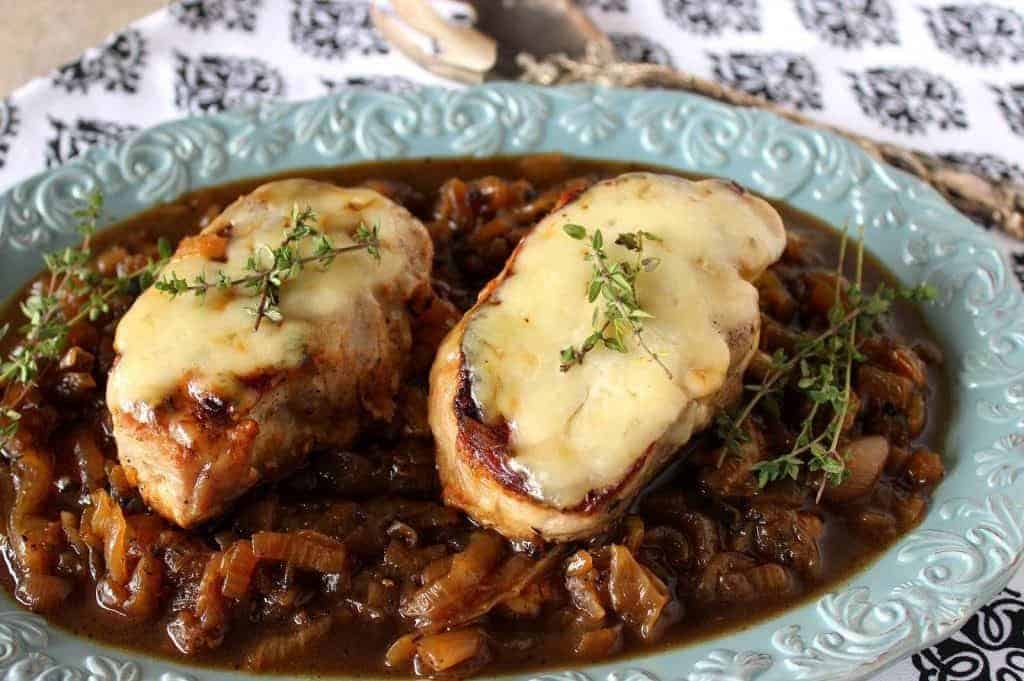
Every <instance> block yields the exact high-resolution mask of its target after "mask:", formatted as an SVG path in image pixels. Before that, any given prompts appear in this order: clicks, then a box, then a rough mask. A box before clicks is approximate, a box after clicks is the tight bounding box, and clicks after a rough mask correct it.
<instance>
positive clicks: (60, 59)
mask: <svg viewBox="0 0 1024 681" xmlns="http://www.w3.org/2000/svg"><path fill="white" fill-rule="evenodd" d="M165 5H167V0H31V1H30V2H25V1H24V0H15V1H11V2H5V3H4V13H5V14H6V15H7V16H6V20H5V21H2V22H0V45H3V46H4V47H3V62H2V66H0V94H6V93H8V92H10V91H11V90H13V89H15V88H16V87H18V86H20V85H23V84H24V83H26V82H28V81H29V80H31V79H32V78H35V77H37V76H41V75H44V74H45V73H47V72H49V71H50V70H51V69H53V68H55V67H57V66H59V65H61V64H63V63H65V62H67V61H70V60H71V59H74V58H75V57H77V56H78V55H79V54H81V53H82V52H83V51H85V50H86V49H87V48H89V47H93V46H94V45H99V44H100V43H102V42H103V40H104V38H106V37H107V36H108V35H109V34H110V33H113V32H114V31H116V30H118V29H121V28H123V27H124V26H126V25H127V24H128V23H130V22H132V21H134V20H135V19H138V18H139V17H142V16H144V15H146V14H149V13H150V12H153V11H155V10H157V9H159V8H161V7H164V6H165Z"/></svg>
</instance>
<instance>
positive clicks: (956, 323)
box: [0, 84, 1024, 681]
mask: <svg viewBox="0 0 1024 681" xmlns="http://www.w3.org/2000/svg"><path fill="white" fill-rule="evenodd" d="M532 151H537V152H553V151H561V152H564V153H569V154H576V155H582V156H595V157H617V158H623V159H629V160H635V161H640V162H649V163H656V164H663V165H669V166H672V167H675V168H678V169H680V170H687V171H695V172H704V173H709V174H715V175H721V176H724V177H730V178H732V179H735V180H737V181H738V182H740V183H742V184H744V185H747V186H749V187H751V188H753V189H755V190H757V191H759V192H762V193H764V194H767V195H770V196H774V197H780V198H785V199H786V200H788V201H789V202H791V203H793V204H794V205H796V206H797V207H799V208H802V209H804V210H807V211H809V212H811V213H814V214H817V215H819V216H821V217H823V218H825V219H826V220H828V221H830V222H832V223H834V224H843V223H846V224H848V225H849V226H850V227H851V228H855V229H859V228H863V229H864V230H865V233H866V237H867V239H868V241H869V244H870V246H871V247H872V248H873V249H874V250H875V251H876V252H878V253H879V254H880V255H881V256H882V257H883V260H885V262H886V263H887V264H888V265H889V266H890V267H892V268H893V269H894V271H895V272H896V273H897V275H898V276H900V277H901V278H903V279H905V280H908V281H929V282H931V283H933V284H935V285H936V286H937V287H938V289H939V290H940V295H941V296H942V298H941V301H942V304H941V305H939V306H935V307H934V308H933V309H932V310H931V311H930V313H929V318H930V320H931V321H933V322H934V323H935V325H936V327H937V329H938V330H939V332H940V334H942V335H943V336H944V338H945V339H946V340H947V342H948V345H949V347H950V349H951V350H952V352H951V355H952V356H953V357H955V358H956V361H955V364H956V366H955V370H956V372H957V376H956V381H955V383H954V384H953V389H954V390H955V391H956V393H957V401H958V409H959V412H958V415H957V417H956V419H955V421H956V423H955V427H954V433H953V435H952V436H951V439H950V448H951V453H954V454H956V455H957V456H958V459H957V461H956V462H954V465H952V466H951V467H950V471H951V472H950V476H949V479H948V480H947V481H946V482H945V483H944V484H943V486H942V487H940V489H939V491H938V493H937V498H936V504H935V506H934V507H933V508H932V509H931V510H930V512H929V515H928V517H927V518H926V519H925V521H924V523H923V525H922V526H921V528H920V529H919V530H917V531H915V532H914V533H913V534H911V535H909V536H908V537H906V538H904V539H903V540H902V542H901V543H900V544H899V545H898V546H897V547H896V548H895V549H894V550H893V551H890V552H889V553H887V554H886V555H885V556H884V557H883V558H881V559H880V563H879V564H878V565H876V566H875V567H874V568H870V569H868V570H867V571H866V572H865V573H863V574H861V575H858V576H857V577H856V578H855V580H854V581H855V583H854V584H851V585H850V586H848V587H844V588H843V590H841V591H839V592H838V593H832V594H829V595H827V596H825V597H823V598H821V599H820V600H819V601H818V602H817V603H815V604H808V605H805V606H800V607H798V608H796V609H794V610H791V611H789V612H788V613H786V614H784V615H782V616H780V618H778V619H776V620H772V621H769V622H765V623H761V624H758V625H756V626H755V627H753V628H751V629H749V630H747V631H745V632H742V633H739V634H735V635H730V636H729V637H728V639H727V640H726V639H720V640H718V641H715V642H711V643H710V645H707V646H697V647H691V648H682V649H679V650H674V651H671V652H660V653H656V654H652V655H650V656H647V657H645V658H643V659H638V660H633V661H631V662H629V663H620V664H619V665H616V664H610V665H600V666H596V667H591V668H587V669H585V670H582V671H572V672H555V673H551V674H541V675H537V676H535V677H534V678H536V679H537V681H774V680H776V679H793V678H795V679H805V680H812V679H829V680H830V681H831V680H832V679H835V680H836V681H838V680H840V679H842V680H844V681H846V680H852V679H859V678H863V677H864V676H866V675H868V674H870V673H872V672H874V671H877V670H878V669H879V668H881V667H883V666H885V665H886V664H889V663H891V662H893V661H895V659H897V658H898V657H901V656H903V655H906V654H908V653H910V652H912V651H914V650H916V649H919V648H921V647H924V646H926V645H929V644H932V643H934V642H936V641H937V640H938V639H940V638H942V637H945V636H948V635H949V634H950V633H952V632H953V631H955V630H956V629H957V628H958V627H959V626H960V625H961V624H962V623H963V622H964V620H965V619H966V618H967V617H968V616H969V615H970V613H971V612H972V611H973V610H974V609H976V608H977V607H979V606H980V605H982V604H983V603H984V602H985V601H986V600H988V599H989V598H991V597H992V596H994V595H995V594H996V593H997V592H998V591H999V590H1000V589H1001V588H1002V587H1003V586H1004V585H1005V583H1006V582H1007V581H1008V579H1009V578H1010V576H1011V575H1012V574H1013V572H1014V571H1015V570H1016V569H1017V568H1018V567H1019V564H1020V563H1021V555H1022V552H1024V507H1022V506H1021V505H1020V504H1019V503H1018V502H1017V501H1015V499H1022V498H1024V464H1022V463H1021V461H1024V451H1022V449H1021V441H1020V440H1019V436H1018V439H1014V438H1013V435H1014V434H1015V433H1019V432H1020V429H1021V421H1020V419H1021V417H1022V416H1024V408H1022V406H1021V405H1022V404H1024V397H1022V393H1021V388H1020V386H1021V384H1022V382H1024V296H1022V295H1021V292H1020V289H1019V288H1018V287H1017V285H1016V282H1015V280H1014V277H1013V275H1012V270H1011V268H1010V267H1009V265H1008V263H1007V262H1006V261H1005V259H1004V258H1003V257H1002V256H1001V255H1000V254H999V252H998V250H997V249H996V248H995V246H994V245H993V244H992V243H991V242H989V241H988V238H987V237H986V236H985V235H984V234H983V233H982V232H981V230H978V229H976V228H974V226H973V225H971V224H970V223H969V222H968V221H967V220H966V219H965V218H963V217H962V216H960V215H958V214H957V213H955V212H954V211H953V209H952V208H950V207H949V206H948V205H947V204H946V203H945V202H944V201H943V200H942V199H941V198H940V197H939V196H938V195H937V194H936V193H935V192H933V191H932V190H931V189H929V188H928V187H926V186H924V185H922V184H920V183H918V182H917V181H916V180H913V179H911V178H910V177H908V176H907V175H905V174H903V173H901V172H899V171H897V170H894V169H892V168H889V167H887V166H883V165H881V164H879V163H877V162H876V161H874V160H873V159H871V158H869V157H868V156H867V155H866V154H865V153H864V152H862V151H861V150H860V149H858V148H857V147H855V146H854V145H852V144H850V143H848V142H846V141H843V140H841V139H839V138H836V137H834V136H832V135H829V134H827V133H822V132H818V131H812V130H808V129H806V128H801V127H799V126H796V125H793V124H790V123H788V122H785V121H782V120H780V119H778V118H776V117H774V116H771V115H769V114H764V113H760V112H755V111H749V110H742V109H734V108H730V107H726V106H723V105H720V104H717V103H714V102H710V101H707V100H704V99H702V98H699V97H695V96H690V95H685V94H679V93H669V92H654V93H645V94H643V95H640V96H638V95H637V93H635V92H624V91H614V90H611V91H604V90H595V89H593V88H563V89H558V90H545V89H539V88H531V87H526V86H518V85H511V84H494V85H486V86H480V87H474V88H469V89H465V90H458V91H445V90H437V89H423V90H416V91H408V92H395V93H377V92H371V91H367V90H363V89H348V90H345V91H342V92H338V93H335V94H332V95H330V96H328V97H325V98H322V99H319V100H314V101H311V102H305V103H298V104H293V103H285V104H282V103H266V104H262V105H260V106H258V107H256V108H254V109H250V110H244V111H235V112H228V113H225V114H219V115H213V116H208V117H202V118H192V119H185V120H182V121H179V122H175V123H169V124H166V125H162V126H158V127H155V128H152V129H149V130H143V131H138V132H135V133H132V134H130V135H129V136H127V137H126V138H124V139H122V140H120V141H118V142H116V143H114V144H113V145H111V146H106V147H91V148H89V149H88V150H86V151H85V152H83V153H82V154H81V155H80V156H79V157H78V158H77V159H76V160H74V161H73V162H71V163H69V164H67V165H64V166H61V167H59V168H55V169H52V170H50V171H48V172H46V173H44V174H42V175H39V176H36V177H34V178H32V179H30V180H28V181H26V182H24V183H22V184H19V185H17V186H15V187H13V188H12V189H10V190H8V191H7V192H6V193H4V194H3V195H0V293H4V294H5V295H6V293H9V292H10V291H12V290H14V288H15V287H16V286H17V285H19V284H20V283H21V282H22V281H24V279H25V278H27V276H29V275H30V274H31V272H32V271H33V270H34V269H35V267H36V265H35V263H34V262H32V261H33V260H34V258H26V257H24V256H25V255H26V254H38V252H39V251H41V250H44V249H48V248H51V247H53V246H55V245H58V244H60V243H64V242H66V241H67V240H68V239H70V238H71V236H70V235H69V234H68V233H67V232H68V225H70V224H71V222H72V221H71V220H70V219H69V218H70V214H71V212H72V211H73V209H74V208H75V207H76V205H77V204H78V203H79V202H80V201H81V200H82V199H83V197H85V196H86V195H87V194H88V193H89V192H90V191H92V190H93V189H96V188H100V189H102V190H103V191H104V193H105V194H106V196H107V199H108V205H109V206H110V209H111V214H112V218H115V219H116V218H121V217H124V216H126V215H129V214H131V213H134V212H137V211H139V210H141V209H143V208H145V207H148V206H150V205H153V204H154V203H157V202H162V201H169V200H172V199H174V198H175V197H177V196H178V195H180V194H181V193H182V192H184V191H187V190H189V189H193V188H197V187H201V186H204V185H210V184H214V183H218V182H222V181H227V180H231V179H236V178H242V177H249V176H256V175H263V174H268V173H272V172H275V171H280V170H286V169H291V168H302V167H309V166H316V165H334V164H338V163H345V162H357V161H360V160H365V159H377V158H395V157H423V156H436V155H449V156H450V155H477V156H486V155H493V154H516V153H524V152H532ZM957 463H959V464H961V465H956V464H957ZM972 493H974V496H972ZM986 495H987V496H986ZM883 568H884V569H883ZM83 650H85V647H84V646H82V645H81V644H80V643H76V642H75V640H74V639H73V638H72V637H70V636H68V635H67V634H64V633H63V632H60V631H57V630H54V629H51V628H48V627H47V625H46V624H45V622H44V621H43V620H42V619H40V618H38V617H36V616H34V615H31V614H28V613H25V612H22V611H21V610H18V609H16V606H14V605H13V604H11V603H10V601H9V600H7V599H3V600H2V601H0V677H2V678H3V680H4V681H30V680H31V681H142V680H143V679H158V680H159V681H195V679H194V678H193V676H191V674H192V671H191V670H189V669H188V668H186V667H182V666H179V665H176V664H174V663H172V662H155V661H153V660H149V659H147V658H144V657H141V656H134V658H132V657H131V656H130V654H127V653H123V652H117V651H113V650H108V649H106V648H103V647H99V646H90V648H89V649H88V650H87V651H86V652H85V653H83V652H82V651H83ZM71 651H77V652H71ZM636 665H640V666H639V667H638V666H636ZM640 667H642V668H640ZM196 676H198V677H202V678H209V679H211V681H212V680H213V679H214V678H216V679H218V680H219V679H222V678H242V677H241V676H240V675H237V674H234V673H228V672H197V673H196Z"/></svg>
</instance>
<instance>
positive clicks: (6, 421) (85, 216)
mask: <svg viewBox="0 0 1024 681" xmlns="http://www.w3.org/2000/svg"><path fill="white" fill-rule="evenodd" d="M102 213H103V195H102V194H100V193H99V192H94V193H93V194H91V195H90V196H89V197H88V198H87V200H86V203H85V205H84V206H83V207H82V208H80V209H78V210H76V211H75V212H74V216H75V218H76V220H77V221H78V222H77V225H76V229H77V231H78V232H79V233H80V234H81V235H82V242H81V244H80V245H79V246H78V247H77V248H76V247H68V248H64V249H62V250H60V251H57V252H55V253H49V254H46V255H44V256H43V262H44V263H45V264H46V268H47V270H48V271H49V278H48V279H47V280H46V282H45V283H44V284H42V285H41V286H38V287H36V288H34V289H33V291H32V293H31V294H30V295H29V296H28V297H27V298H26V299H25V300H24V301H23V302H22V303H21V312H22V314H23V315H24V316H25V319H26V322H25V324H24V326H22V327H21V328H20V329H19V331H20V333H21V336H22V338H21V341H20V342H19V343H18V344H17V346H16V347H15V348H14V349H13V350H11V352H10V353H8V355H7V357H5V358H4V360H3V362H0V386H2V387H3V390H4V393H3V398H2V400H0V405H2V408H0V448H3V447H4V446H5V445H6V444H7V442H8V441H9V440H10V438H12V437H14V435H15V434H16V433H17V431H18V422H19V420H20V418H21V415H20V413H19V412H18V407H19V406H20V404H21V402H22V400H24V398H25V395H26V394H27V393H28V390H29V389H30V388H31V387H32V386H34V385H36V384H37V382H38V380H39V378H40V376H41V375H42V374H43V373H44V372H45V371H46V370H47V369H48V368H49V367H50V366H52V365H53V364H54V363H55V362H56V361H57V360H59V359H60V357H61V355H62V353H63V352H64V350H65V349H66V347H67V339H68V334H69V333H70V331H71V329H72V328H73V327H74V326H75V325H76V324H78V323H79V322H82V321H85V320H90V321H96V320H98V319H100V318H101V317H102V316H103V315H106V314H108V313H109V312H110V302H111V300H112V299H113V298H114V297H115V296H117V295H120V294H129V293H135V292H138V291H141V290H144V289H146V288H147V287H149V286H150V285H151V284H152V283H153V281H154V280H155V279H156V277H157V275H158V273H159V271H160V268H161V267H162V266H163V264H164V262H166V260H167V258H168V257H169V256H170V247H169V246H168V244H167V243H166V241H164V240H161V241H160V243H159V257H158V258H157V259H155V260H152V261H150V262H149V263H148V264H147V265H145V266H144V267H141V268H139V269H138V270H136V271H135V272H132V273H130V274H128V275H126V276H123V277H104V276H102V275H101V274H100V273H99V272H97V271H96V269H95V268H94V267H93V264H92V259H93V253H92V249H91V242H92V237H93V235H94V234H95V233H96V228H97V226H98V224H99V220H100V217H101V215H102ZM68 301H73V302H74V309H75V310H76V311H75V314H69V312H68V309H69V305H68ZM8 331H9V329H8V328H7V327H4V328H2V329H0V338H3V337H5V336H6V334H7V332H8ZM19 387H20V390H18V388H19Z"/></svg>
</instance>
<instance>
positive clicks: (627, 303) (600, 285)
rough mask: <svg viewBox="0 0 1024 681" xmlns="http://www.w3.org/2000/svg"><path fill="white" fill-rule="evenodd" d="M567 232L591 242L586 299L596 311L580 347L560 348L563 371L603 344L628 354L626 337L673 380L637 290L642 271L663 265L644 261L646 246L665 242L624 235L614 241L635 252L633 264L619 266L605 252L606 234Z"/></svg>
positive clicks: (575, 227)
mask: <svg viewBox="0 0 1024 681" xmlns="http://www.w3.org/2000/svg"><path fill="white" fill-rule="evenodd" d="M562 231H563V232H565V233H566V235H567V236H568V237H569V238H571V239H575V240H577V241H586V242H587V252H586V254H585V255H584V256H583V257H584V259H585V260H586V261H587V262H589V263H590V264H591V274H590V281H589V282H588V283H587V288H586V296H587V302H588V303H590V304H591V305H594V313H593V317H592V322H591V326H592V331H591V333H590V335H589V336H587V337H586V338H585V339H584V340H583V342H582V343H580V344H579V345H570V346H568V347H566V348H563V349H562V350H561V353H560V357H561V364H560V366H559V368H560V369H561V370H562V371H563V372H565V371H569V370H570V369H572V368H573V367H574V366H576V365H577V364H582V363H583V359H584V358H585V357H586V356H587V354H588V353H590V352H591V351H592V350H594V348H596V347H598V346H603V347H605V348H607V349H609V350H614V351H615V352H626V351H627V349H626V338H627V337H629V336H632V337H633V338H634V340H635V341H636V343H637V345H639V346H640V348H641V349H643V351H644V352H646V353H647V354H648V355H649V356H650V357H651V359H653V360H654V361H655V362H657V363H658V366H660V367H661V368H662V369H663V370H664V371H665V374H666V375H667V376H668V377H669V378H672V372H671V371H669V369H668V367H667V366H665V364H664V362H662V361H661V358H660V357H658V354H657V353H656V352H654V351H653V350H652V349H651V348H650V346H648V345H647V342H646V341H645V340H644V337H643V331H644V320H646V319H651V318H652V315H651V314H650V313H648V312H647V311H646V310H644V309H643V307H642V306H641V305H640V297H639V295H638V294H637V290H636V280H637V277H638V276H639V275H640V274H641V273H643V272H653V271H655V270H656V269H657V268H658V265H659V264H660V262H661V261H660V260H659V259H658V258H651V257H644V242H645V241H661V239H660V238H659V237H657V236H655V235H654V234H651V233H650V232H645V231H643V230H638V231H636V232H624V233H622V234H619V235H618V237H616V239H615V243H616V244H617V245H619V246H622V247H623V248H625V249H626V250H628V251H630V252H632V253H634V260H633V262H630V261H628V260H624V261H621V262H615V261H612V260H611V259H610V258H609V256H608V253H607V251H605V248H604V235H603V234H601V230H599V229H598V230H594V232H593V234H590V233H589V232H587V229H586V228H585V227H583V226H582V225H574V224H567V225H564V226H563V227H562ZM599 301H601V302H603V305H602V304H600V303H599Z"/></svg>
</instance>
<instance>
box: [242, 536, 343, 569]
mask: <svg viewBox="0 0 1024 681" xmlns="http://www.w3.org/2000/svg"><path fill="white" fill-rule="evenodd" d="M252 549H253V552H254V553H255V554H256V557H257V558H260V559H264V560H279V561H282V562H284V563H287V564H288V565H291V566H292V567H297V568H304V569H307V570H316V571H317V572H342V571H343V570H344V569H345V555H346V552H345V545H344V544H342V543H341V542H340V541H338V540H337V539H334V538H332V537H328V536H327V535H326V534H323V533H322V532H316V531H315V530H297V531H295V532H257V533H256V534H254V535H253V536H252Z"/></svg>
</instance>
